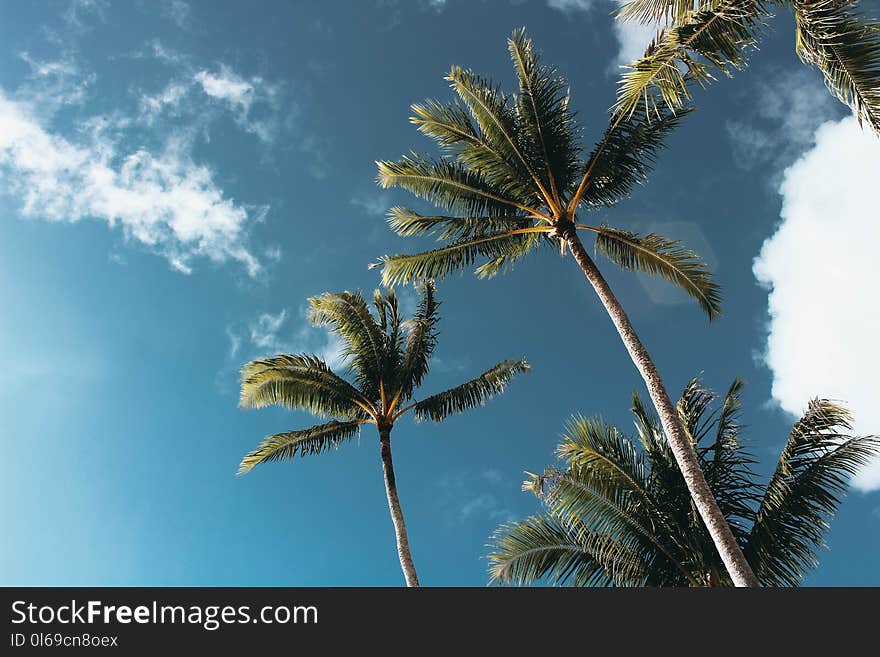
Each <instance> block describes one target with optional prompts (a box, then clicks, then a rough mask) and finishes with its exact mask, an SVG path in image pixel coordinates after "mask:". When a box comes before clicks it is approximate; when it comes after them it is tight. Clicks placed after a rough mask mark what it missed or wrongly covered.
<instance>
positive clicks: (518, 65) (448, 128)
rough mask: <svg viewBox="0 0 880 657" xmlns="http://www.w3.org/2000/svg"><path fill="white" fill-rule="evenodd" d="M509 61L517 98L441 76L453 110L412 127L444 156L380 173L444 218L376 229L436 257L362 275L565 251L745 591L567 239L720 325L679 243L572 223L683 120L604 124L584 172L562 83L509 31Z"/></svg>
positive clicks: (665, 114) (585, 262)
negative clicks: (427, 247) (418, 238)
mask: <svg viewBox="0 0 880 657" xmlns="http://www.w3.org/2000/svg"><path fill="white" fill-rule="evenodd" d="M509 49H510V54H511V57H512V59H513V64H514V68H515V69H516V74H517V78H518V80H519V93H518V94H515V95H513V96H510V95H507V94H504V93H502V92H501V90H500V89H498V88H497V87H495V86H494V85H493V84H492V83H491V82H490V81H488V80H486V79H484V78H482V77H480V76H478V75H477V74H476V73H473V72H472V71H467V70H463V69H461V68H459V67H453V68H452V70H451V71H450V73H449V75H448V76H447V80H449V82H450V86H451V87H452V88H453V90H454V91H455V92H456V94H457V95H458V98H459V101H460V102H451V103H442V102H439V101H435V100H429V101H427V102H425V103H422V104H417V105H413V108H412V109H413V112H414V113H415V116H414V117H413V119H412V121H413V123H415V124H416V126H418V128H419V130H421V131H422V132H423V133H425V134H426V135H428V136H429V137H432V138H433V139H435V140H436V141H437V142H438V143H439V145H440V146H441V148H442V149H443V156H442V157H441V158H439V159H432V158H429V157H423V156H418V155H412V156H409V157H404V158H403V159H401V160H400V161H398V162H379V163H378V166H379V183H380V184H381V185H382V186H383V187H386V188H388V187H402V188H404V189H407V190H409V191H411V192H413V193H414V194H416V195H418V196H421V197H422V198H424V199H427V200H428V201H430V202H432V203H434V204H435V205H437V206H439V207H440V208H442V210H444V211H446V212H449V213H450V214H449V215H442V216H423V215H421V214H419V213H417V212H415V211H414V210H411V209H407V208H400V207H396V208H392V209H391V210H390V211H389V224H390V225H391V228H392V229H393V230H395V231H396V232H397V233H398V234H400V235H403V236H411V235H431V234H434V235H436V236H437V237H438V239H439V240H442V241H445V242H447V244H446V245H444V246H442V247H441V248H438V249H434V250H431V251H426V252H424V253H418V254H416V255H394V256H385V257H383V258H382V259H381V260H380V261H379V262H378V263H375V265H374V266H381V267H382V268H383V269H382V277H383V281H384V282H385V284H386V285H390V284H394V283H399V282H407V281H411V280H418V279H420V278H423V277H428V278H439V277H443V276H444V275H446V274H448V273H449V272H451V271H453V270H455V269H459V268H462V267H469V266H470V265H472V264H473V263H474V262H475V261H476V260H478V259H482V260H484V261H485V262H483V264H481V265H480V266H479V267H478V269H477V270H476V271H477V273H478V274H479V275H480V276H481V277H487V276H494V275H496V274H498V273H499V272H501V271H503V270H505V269H506V268H508V267H510V266H511V265H513V264H514V263H516V262H517V261H519V260H520V259H521V258H522V257H523V256H525V255H526V254H527V253H529V252H530V251H532V250H534V249H535V248H537V247H539V246H541V245H552V246H557V245H558V247H559V248H560V249H561V250H562V252H563V253H564V252H565V249H566V248H567V249H568V250H569V251H571V253H572V255H573V256H574V259H575V261H576V262H577V263H578V265H579V266H580V268H581V269H582V270H583V272H584V274H585V276H586V277H587V280H588V281H589V283H590V284H591V285H592V287H593V289H594V290H595V292H596V294H597V295H598V297H599V299H600V301H601V302H602V304H603V305H604V306H605V309H606V310H607V311H608V314H609V315H610V317H611V320H612V322H614V325H615V327H616V328H617V331H618V333H619V334H620V337H621V339H622V340H623V343H624V345H625V346H626V349H627V351H628V352H629V355H630V357H631V358H632V360H633V362H634V363H635V365H636V367H637V368H638V370H639V372H640V373H641V375H642V378H643V379H644V381H645V384H646V385H647V387H648V391H649V393H650V395H651V400H652V401H653V402H654V405H655V407H656V408H657V411H658V412H659V414H660V419H661V421H662V423H663V428H664V430H665V432H666V436H667V437H668V439H669V441H670V446H671V448H672V451H673V453H674V454H675V457H676V460H677V461H678V464H679V466H680V467H681V470H682V472H683V473H684V477H685V481H687V484H688V488H689V490H690V491H691V494H692V495H693V497H694V501H695V503H696V505H697V508H698V509H699V511H700V515H701V516H702V518H703V520H704V521H705V522H706V524H707V525H708V527H709V531H710V533H711V535H712V538H713V539H714V540H715V543H716V545H717V546H718V550H719V551H720V553H721V556H722V558H723V559H724V563H725V564H726V565H727V567H728V569H729V570H730V571H731V575H732V576H733V578H734V581H736V582H737V584H740V585H743V586H749V585H755V584H756V581H755V578H754V575H753V574H752V572H751V570H750V568H749V565H748V563H747V562H746V561H745V558H744V557H743V555H742V552H741V551H740V549H739V546H738V545H737V543H736V540H735V539H734V536H733V534H732V533H731V531H730V528H729V527H728V526H727V523H726V522H725V520H724V516H723V515H722V513H721V511H720V509H719V508H718V505H717V504H716V503H715V501H714V500H713V499H712V494H711V491H710V490H709V487H708V485H707V484H706V481H705V478H704V477H703V474H702V472H701V471H700V466H699V461H698V459H697V455H696V453H695V452H694V450H693V447H692V446H691V444H690V442H689V441H688V439H687V436H686V435H685V433H684V431H683V429H682V427H681V425H680V423H679V421H678V416H677V415H676V413H675V409H674V407H673V405H672V402H671V401H670V399H669V395H668V394H667V393H666V389H665V388H664V386H663V381H662V380H661V379H660V375H659V374H658V372H657V368H656V367H655V366H654V362H653V361H652V360H651V358H650V356H649V355H648V352H647V350H646V349H645V347H644V345H643V344H642V342H641V340H640V339H639V337H638V335H637V334H636V331H635V329H634V328H633V326H632V324H631V323H630V321H629V318H628V317H627V315H626V313H625V312H624V310H623V306H621V305H620V302H619V301H618V300H617V298H616V297H615V296H614V293H613V292H612V291H611V288H610V287H609V285H608V283H607V282H606V280H605V278H604V277H603V276H602V273H601V272H600V271H599V268H598V267H597V266H596V263H595V262H593V259H592V258H591V257H590V255H589V254H588V253H587V250H586V249H585V248H584V245H583V243H582V242H581V240H580V237H579V236H578V231H588V232H590V233H593V234H595V236H596V243H595V247H596V251H597V252H598V253H600V254H602V255H604V256H605V257H607V258H608V259H610V260H611V261H612V262H613V263H615V264H616V265H618V266H620V267H623V268H624V269H629V270H640V271H643V272H647V273H650V274H655V275H659V276H662V277H663V278H666V279H667V280H669V281H671V282H672V283H674V284H676V285H679V286H680V287H681V288H682V289H683V290H684V291H685V292H686V293H688V294H689V295H690V296H692V297H693V298H694V299H696V301H697V302H698V303H699V305H700V306H701V307H702V309H703V310H704V311H705V312H706V314H707V315H708V316H709V319H710V320H711V319H713V318H714V317H716V316H718V315H719V314H720V312H721V294H720V290H719V287H718V286H717V285H716V284H715V283H714V282H713V281H712V279H711V276H710V274H709V272H708V270H707V268H706V266H705V265H704V264H703V263H702V262H701V261H700V259H699V258H698V257H697V256H696V255H695V254H694V253H693V252H691V251H689V250H687V249H686V248H684V247H683V246H682V245H681V244H680V243H679V242H676V241H673V240H669V239H666V238H664V237H661V236H659V235H653V234H649V235H641V236H640V235H637V234H635V233H631V232H629V231H626V230H621V229H618V228H612V227H609V226H606V225H604V224H601V225H589V224H581V223H579V220H578V217H577V212H578V211H581V210H583V211H584V212H587V211H590V210H598V209H602V208H607V207H610V206H613V205H614V204H615V203H616V202H617V201H619V200H620V199H621V198H623V197H625V196H627V195H628V194H629V192H630V191H631V190H632V189H633V187H634V186H635V185H636V184H638V183H640V182H642V181H643V180H644V178H645V175H646V174H647V172H648V171H649V169H650V167H651V165H652V163H653V160H654V157H655V155H656V153H657V151H658V150H659V149H660V148H661V146H662V143H663V138H664V137H665V136H666V134H667V133H669V131H671V130H672V129H673V128H674V127H675V126H676V125H677V124H678V122H679V118H680V117H681V115H682V114H683V113H684V112H679V113H676V112H675V111H673V110H671V109H668V108H663V107H661V108H658V109H656V111H649V110H648V106H641V107H640V108H637V109H636V110H635V111H633V112H632V113H630V114H629V115H628V116H626V117H622V118H618V119H617V120H615V121H614V122H613V124H612V125H611V127H609V128H608V130H606V132H605V134H604V136H603V138H602V139H601V140H600V141H599V143H598V144H597V145H596V147H595V148H594V149H593V151H592V153H591V154H590V155H589V157H587V158H586V159H583V158H582V157H581V149H580V146H579V145H578V135H579V129H578V127H577V125H576V124H575V120H574V116H573V113H572V112H571V110H570V109H569V95H568V90H567V85H566V82H565V80H564V79H563V78H561V77H559V76H558V75H557V73H556V72H555V70H553V69H551V68H549V67H547V66H544V65H542V64H541V63H540V61H539V59H538V56H537V55H536V53H535V51H534V49H533V48H532V43H531V41H530V40H529V39H528V38H527V37H526V35H525V32H524V31H523V30H517V31H516V32H514V34H513V37H512V38H511V39H510V40H509ZM655 114H656V115H655Z"/></svg>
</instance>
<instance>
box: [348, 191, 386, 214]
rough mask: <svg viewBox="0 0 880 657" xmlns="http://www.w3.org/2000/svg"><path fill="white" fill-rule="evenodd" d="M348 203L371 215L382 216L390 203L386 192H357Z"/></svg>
mask: <svg viewBox="0 0 880 657" xmlns="http://www.w3.org/2000/svg"><path fill="white" fill-rule="evenodd" d="M350 203H351V204H352V205H353V206H355V207H356V208H360V209H361V210H363V211H364V212H365V213H366V214H367V215H369V216H371V217H384V216H385V213H386V212H388V207H389V206H390V205H391V202H390V198H389V196H388V194H381V193H380V194H359V195H357V196H354V197H353V198H352V199H351V201H350Z"/></svg>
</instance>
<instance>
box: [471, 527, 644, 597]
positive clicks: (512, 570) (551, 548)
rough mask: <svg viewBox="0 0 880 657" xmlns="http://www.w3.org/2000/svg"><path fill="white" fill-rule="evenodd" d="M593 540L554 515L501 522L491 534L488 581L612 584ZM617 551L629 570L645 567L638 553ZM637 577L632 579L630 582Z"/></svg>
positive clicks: (581, 584) (517, 583)
mask: <svg viewBox="0 0 880 657" xmlns="http://www.w3.org/2000/svg"><path fill="white" fill-rule="evenodd" d="M582 538H584V539H586V540H582ZM594 542H598V541H597V537H596V536H594V535H590V534H587V535H583V536H582V537H579V536H575V535H574V533H572V532H571V531H569V529H568V528H567V527H566V526H565V525H564V524H563V523H562V522H560V521H559V520H558V519H557V518H555V517H553V516H551V515H547V514H544V515H537V516H532V517H530V518H526V519H525V520H522V521H520V522H516V523H510V524H507V525H503V526H501V527H500V528H499V529H498V530H497V531H496V532H495V534H494V535H493V545H492V549H493V551H492V552H491V553H490V554H489V563H490V570H489V572H490V577H491V581H493V582H498V583H500V584H515V585H525V584H531V583H534V582H536V581H538V580H540V579H542V578H545V577H549V578H550V579H551V581H552V583H553V584H556V585H565V584H571V585H573V586H611V585H612V584H614V583H615V580H614V577H613V576H612V574H611V573H612V572H614V569H612V568H606V567H605V565H604V564H603V562H602V559H603V557H602V556H600V555H599V554H598V551H596V550H594V549H593V546H592V545H591V543H594ZM618 547H619V546H618ZM604 552H605V554H607V553H608V552H609V550H608V549H607V548H606V549H605V550H604ZM619 552H620V553H622V554H626V555H627V558H626V559H622V558H620V556H618V560H619V561H626V562H628V564H629V565H630V567H629V569H630V570H636V572H638V570H639V566H641V570H643V569H644V565H643V563H641V559H640V555H638V554H637V553H632V552H629V551H627V550H626V548H623V547H619ZM622 554H621V556H622ZM632 564H635V567H633V565H632ZM619 570H623V569H622V568H620V569H619ZM639 579H640V578H638V577H632V578H631V580H632V582H633V583H637V582H638V581H639ZM617 583H618V584H625V583H627V582H617Z"/></svg>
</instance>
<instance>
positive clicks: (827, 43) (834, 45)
mask: <svg viewBox="0 0 880 657" xmlns="http://www.w3.org/2000/svg"><path fill="white" fill-rule="evenodd" d="M858 5H859V3H858V2H857V0H684V1H683V0H630V1H629V2H627V3H626V4H625V5H624V6H623V7H622V8H621V10H620V18H622V19H623V20H636V21H640V22H644V23H660V24H664V25H665V27H664V28H663V29H661V30H660V31H659V33H658V35H657V37H656V38H655V39H654V41H653V42H652V43H651V44H650V45H649V47H648V49H647V50H646V52H645V55H644V57H642V58H641V59H639V60H637V61H636V62H634V63H633V64H632V65H631V66H630V67H628V68H629V70H627V71H626V72H625V73H624V75H623V77H622V79H621V83H620V90H619V95H618V102H617V105H616V107H615V110H616V111H617V112H618V113H620V114H621V115H624V116H625V115H627V114H629V113H632V112H634V111H638V112H641V111H643V108H642V107H641V105H645V104H647V105H648V106H649V107H652V108H654V109H657V101H658V100H662V103H663V104H664V105H665V106H666V108H667V109H668V108H674V107H681V106H682V105H683V103H684V102H685V101H686V100H687V99H688V98H689V97H690V94H689V91H688V87H689V86H690V85H691V84H692V83H696V84H699V85H700V86H704V85H706V84H707V83H708V82H709V81H711V80H712V79H713V75H712V71H713V70H716V71H720V72H722V73H724V74H726V75H730V72H731V70H732V69H739V68H743V67H744V66H745V64H746V59H745V54H746V52H747V51H748V50H749V49H750V47H753V46H755V45H756V44H757V39H758V35H759V33H760V32H761V30H762V29H763V27H764V26H765V25H766V23H767V21H768V19H770V18H772V13H771V12H772V10H773V8H774V7H779V6H782V7H789V8H791V9H792V10H793V11H794V16H795V48H796V50H797V54H798V56H799V57H800V58H801V60H802V61H804V62H805V63H807V64H811V65H813V66H816V67H817V68H818V69H819V70H820V71H821V72H822V75H823V76H824V78H825V83H826V85H827V86H828V88H829V89H830V90H831V92H832V93H834V95H836V96H837V97H838V98H839V99H840V100H841V101H842V102H844V103H846V104H847V105H849V107H850V108H851V109H852V110H853V112H854V113H855V115H856V117H857V118H858V120H859V123H862V122H863V121H864V122H867V123H868V124H869V125H870V126H871V127H872V128H873V129H874V131H875V132H877V134H878V135H880V23H878V22H877V21H875V20H870V19H867V18H865V17H864V16H863V15H862V13H861V11H860V9H859V6H858Z"/></svg>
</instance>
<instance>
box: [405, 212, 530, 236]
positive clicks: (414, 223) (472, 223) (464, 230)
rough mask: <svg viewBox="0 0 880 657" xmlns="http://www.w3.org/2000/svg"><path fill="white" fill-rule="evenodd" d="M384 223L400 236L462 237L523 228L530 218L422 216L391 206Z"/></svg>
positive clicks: (528, 224) (515, 216) (511, 216)
mask: <svg viewBox="0 0 880 657" xmlns="http://www.w3.org/2000/svg"><path fill="white" fill-rule="evenodd" d="M388 225H389V227H390V228H391V230H393V231H394V232H395V233H397V234H398V235H400V236H402V237H411V236H413V235H436V236H437V239H438V240H463V239H470V238H474V237H481V236H483V235H487V234H491V233H497V232H503V231H506V230H516V229H519V228H527V227H529V226H531V225H532V220H530V219H527V218H524V217H523V216H522V215H521V214H519V213H517V214H511V215H510V216H498V217H493V216H486V217H451V216H437V215H435V216H425V215H421V214H419V213H417V212H415V211H414V210H410V209H409V208H402V207H393V208H391V209H390V210H389V211H388Z"/></svg>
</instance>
